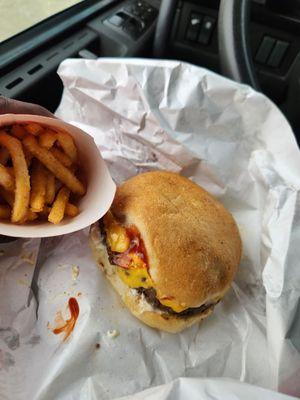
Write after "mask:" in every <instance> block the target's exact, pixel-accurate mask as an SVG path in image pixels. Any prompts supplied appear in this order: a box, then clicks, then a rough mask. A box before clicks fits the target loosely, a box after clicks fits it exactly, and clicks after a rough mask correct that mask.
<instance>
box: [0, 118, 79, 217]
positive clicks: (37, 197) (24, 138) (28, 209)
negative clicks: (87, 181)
mask: <svg viewBox="0 0 300 400" xmlns="http://www.w3.org/2000/svg"><path fill="white" fill-rule="evenodd" d="M80 172H81V171H80V169H79V160H78V154H77V148H76V145H75V143H74V140H73V138H72V136H71V135H70V134H69V133H67V132H64V131H58V130H54V129H52V128H49V127H46V126H42V125H40V124H37V123H26V124H13V125H10V126H5V127H1V128H0V219H5V220H10V221H11V222H12V223H17V224H23V223H26V222H31V221H35V220H47V219H48V221H49V222H52V223H53V224H58V223H60V222H61V221H62V219H63V218H64V216H68V217H75V216H76V215H77V214H78V213H79V210H78V207H77V206H76V205H75V204H74V202H75V203H76V202H77V201H78V199H79V198H80V196H83V195H84V194H85V191H86V188H85V186H84V184H83V183H82V182H81V181H80V179H79V178H78V175H79V174H80Z"/></svg>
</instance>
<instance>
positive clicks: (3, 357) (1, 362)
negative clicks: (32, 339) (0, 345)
mask: <svg viewBox="0 0 300 400" xmlns="http://www.w3.org/2000/svg"><path fill="white" fill-rule="evenodd" d="M14 365H15V359H14V357H13V356H12V355H11V354H10V353H8V351H3V350H1V349H0V371H1V370H2V369H3V370H4V371H8V370H9V368H10V367H13V366H14Z"/></svg>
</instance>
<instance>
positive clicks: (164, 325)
mask: <svg viewBox="0 0 300 400" xmlns="http://www.w3.org/2000/svg"><path fill="white" fill-rule="evenodd" d="M89 242H90V247H91V249H92V253H93V256H94V259H95V260H96V262H97V264H98V266H99V267H100V269H101V270H102V271H103V272H104V274H105V276H106V278H107V279H108V280H109V281H110V283H111V284H112V286H113V287H114V289H115V291H116V292H117V293H118V294H119V295H120V297H121V299H122V301H123V302H124V304H125V305H126V307H127V308H128V309H129V310H130V312H131V313H132V314H133V315H134V316H135V317H136V318H138V319H139V320H140V321H142V322H144V323H145V324H146V325H148V326H150V327H151V328H156V329H159V330H162V331H165V332H169V333H178V332H181V331H182V330H184V329H186V328H188V327H190V326H192V325H194V324H195V323H197V322H200V321H201V320H202V319H204V318H206V317H207V316H208V315H210V314H211V313H212V311H213V307H211V308H209V309H207V310H205V311H203V312H201V313H199V314H196V315H192V316H189V317H185V318H182V317H177V316H176V315H172V314H166V313H162V312H161V311H160V310H157V309H155V308H153V307H152V306H151V305H150V304H149V303H148V302H147V300H146V299H145V298H144V297H143V295H142V294H138V292H137V291H136V290H134V289H131V288H130V287H128V286H127V285H125V284H124V283H123V282H122V281H121V279H120V278H119V276H118V274H117V273H116V268H117V267H116V266H115V265H112V264H110V262H109V258H108V254H107V250H106V246H105V245H104V244H103V242H102V237H101V233H100V230H99V226H98V223H96V224H94V225H93V226H92V227H91V231H90V240H89Z"/></svg>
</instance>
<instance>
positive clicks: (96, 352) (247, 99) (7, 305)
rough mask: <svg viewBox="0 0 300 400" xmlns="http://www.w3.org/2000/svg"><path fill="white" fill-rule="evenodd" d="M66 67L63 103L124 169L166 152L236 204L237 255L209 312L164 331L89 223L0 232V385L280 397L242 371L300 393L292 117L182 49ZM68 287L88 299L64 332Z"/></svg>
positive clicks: (112, 165) (88, 392) (298, 211)
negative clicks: (181, 55)
mask: <svg viewBox="0 0 300 400" xmlns="http://www.w3.org/2000/svg"><path fill="white" fill-rule="evenodd" d="M58 72H59V75H60V76H61V78H62V80H63V83H64V87H65V89H64V94H63V98H62V102H61V104H60V107H59V109H58V110H57V116H58V117H60V118H62V119H64V120H65V121H67V122H70V123H72V124H74V125H76V126H78V127H79V128H81V129H83V130H84V131H86V132H88V133H89V134H91V135H92V136H93V137H94V138H95V141H96V143H97V145H98V146H99V148H100V150H101V153H102V156H103V158H104V159H105V160H106V162H107V165H108V167H109V169H110V173H111V174H112V176H113V177H114V179H115V180H116V182H117V183H120V182H122V181H123V180H124V179H127V178H129V177H130V176H133V175H135V174H137V173H140V172H144V171H149V170H155V169H158V168H162V169H167V170H170V171H175V172H179V173H181V174H183V175H185V176H187V177H189V178H190V179H192V180H194V181H195V182H197V183H199V184H200V185H202V186H203V187H205V188H206V189H207V190H208V191H210V192H211V193H212V194H214V195H215V196H217V197H218V198H219V199H220V201H221V202H222V203H223V204H224V205H225V206H226V207H227V208H228V209H229V210H230V211H231V213H232V214H233V215H234V217H235V219H236V221H237V223H238V225H239V229H240V232H241V236H242V240H243V246H244V248H243V258H242V262H241V266H240V269H239V271H238V273H237V276H236V278H235V280H234V283H233V285H232V289H231V290H230V291H229V293H228V294H227V295H226V296H225V298H224V300H223V301H222V302H221V303H220V304H219V305H218V306H217V307H216V308H215V311H214V313H213V314H212V316H210V317H209V318H208V319H206V320H205V321H203V322H202V323H201V324H199V325H196V326H193V327H191V328H190V329H188V330H186V331H184V332H182V333H181V334H177V335H170V334H167V333H163V332H159V331H156V330H153V329H151V328H148V327H147V326H145V325H143V324H142V323H140V322H139V321H138V320H136V319H135V318H134V317H133V316H132V315H131V314H130V313H129V311H127V309H126V308H124V306H123V305H122V303H121V301H120V300H119V297H118V295H116V294H115V293H114V291H113V289H112V288H111V287H110V285H109V284H108V282H107V281H106V280H105V278H104V276H103V275H101V273H100V272H99V271H98V269H97V267H96V266H95V263H94V262H93V260H92V257H91V254H90V250H89V246H88V230H87V229H85V230H83V231H79V232H77V233H74V234H71V235H66V236H63V237H56V238H49V239H43V240H42V241H41V243H40V242H39V240H18V241H17V242H12V243H8V244H5V245H0V250H1V254H2V256H1V258H0V285H1V287H0V310H1V314H0V315H1V318H0V349H1V350H0V368H1V370H0V397H1V398H3V399H16V400H18V399H24V398H26V399H27V398H28V399H29V398H30V399H34V400H37V399H38V400H46V399H47V400H48V399H49V400H50V399H58V400H69V399H72V400H73V399H80V400H83V399H84V400H85V399H88V400H94V399H117V398H121V397H122V396H127V397H125V398H126V399H127V398H128V399H139V398H143V399H144V398H147V399H152V398H153V399H171V398H172V399H174V398H189V399H193V398H195V393H199V395H198V397H197V398H199V396H200V393H203V399H212V398H218V399H219V398H222V399H230V398H232V393H240V396H241V393H243V394H244V393H246V392H247V395H248V397H249V398H253V397H254V395H256V397H257V398H260V399H266V400H269V399H270V400H271V399H276V398H278V399H281V398H282V399H285V398H286V397H284V396H283V395H281V394H276V393H274V392H269V391H268V390H263V389H259V388H252V387H251V391H250V389H249V386H247V385H245V386H244V385H243V384H241V383H239V382H238V381H240V382H246V383H248V384H252V385H256V386H260V387H262V388H265V389H270V390H276V391H281V392H285V393H287V394H290V395H294V396H296V395H300V379H299V376H300V354H299V349H300V343H299V329H300V326H299V322H298V321H299V315H300V306H299V304H300V303H299V292H300V269H299V255H300V254H299V243H300V228H299V227H300V225H299V218H300V202H299V194H298V191H299V186H300V178H299V171H300V156H299V150H298V148H297V145H296V142H295V139H294V137H293V134H292V131H291V129H290V126H289V125H288V123H287V121H286V120H285V118H284V117H283V116H282V114H281V113H280V112H279V111H278V109H277V108H276V107H275V106H274V105H273V104H272V103H271V102H270V101H269V100H268V99H267V98H266V97H264V96H263V95H261V94H258V93H256V92H254V91H253V90H252V89H250V88H249V87H247V86H243V85H239V84H237V83H234V82H231V81H229V80H227V79H224V78H222V77H220V76H218V75H216V74H213V73H211V72H209V71H207V70H205V69H201V68H198V67H195V66H192V65H189V64H184V63H180V62H175V61H157V60H131V59H126V60H120V59H99V60H97V61H94V60H89V61H87V60H67V61H65V62H63V63H62V64H61V66H60V68H59V71H58ZM28 252H29V253H30V254H31V255H30V257H27V256H25V257H24V254H28ZM34 266H35V268H34ZM25 274H26V275H25ZM70 297H74V298H76V299H77V302H78V304H79V309H80V312H79V317H78V320H77V322H76V324H75V327H74V330H73V332H72V334H71V335H70V336H69V338H67V339H66V340H65V341H64V335H63V334H59V335H55V334H54V333H53V329H54V328H55V327H56V324H57V318H58V317H59V318H60V319H64V320H66V319H69V310H68V308H67V305H68V300H69V298H70ZM112 331H114V332H113V333H112ZM179 377H188V378H194V379H180V380H176V378H179ZM197 378H202V379H197ZM204 378H222V379H213V380H212V379H204ZM223 378H230V381H227V380H226V381H224V379H223ZM162 384H167V385H166V386H163V387H159V388H155V389H153V387H155V386H157V385H162ZM240 385H242V386H244V388H245V389H242V388H241V386H240ZM149 388H150V389H149ZM145 389H149V391H148V392H146V394H145V393H142V394H137V393H138V392H141V391H143V390H145ZM155 390H156V391H157V392H155ZM255 390H256V391H255ZM147 393H148V394H147ZM151 393H154V394H151ZM155 393H157V394H155ZM158 393H160V394H158ZM191 393H193V395H194V397H192V395H191ZM225 393H226V395H225ZM228 393H231V394H228ZM249 393H251V397H250V394H249ZM254 393H255V394H254ZM134 394H136V395H134ZM214 394H215V397H213V396H214ZM221 395H222V396H221ZM146 396H148V397H146ZM220 396H221V397H220ZM236 396H237V394H236ZM246 398H247V397H246Z"/></svg>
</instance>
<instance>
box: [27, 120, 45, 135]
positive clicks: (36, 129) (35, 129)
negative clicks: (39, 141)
mask: <svg viewBox="0 0 300 400" xmlns="http://www.w3.org/2000/svg"><path fill="white" fill-rule="evenodd" d="M25 129H26V131H27V132H28V133H31V135H34V136H38V135H40V134H41V133H42V132H44V128H43V127H42V126H41V125H39V124H37V123H36V122H30V123H28V124H26V125H25Z"/></svg>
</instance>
